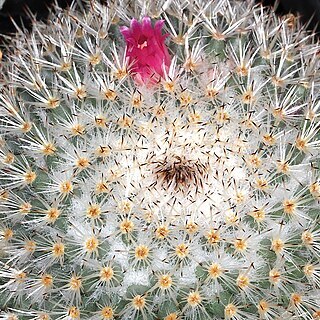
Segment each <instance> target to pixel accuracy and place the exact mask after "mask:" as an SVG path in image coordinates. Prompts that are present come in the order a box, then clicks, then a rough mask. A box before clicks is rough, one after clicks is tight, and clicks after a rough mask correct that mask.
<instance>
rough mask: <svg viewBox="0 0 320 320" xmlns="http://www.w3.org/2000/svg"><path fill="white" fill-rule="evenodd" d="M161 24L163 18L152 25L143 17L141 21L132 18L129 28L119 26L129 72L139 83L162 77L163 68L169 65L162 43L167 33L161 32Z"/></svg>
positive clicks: (150, 81) (167, 53) (156, 80)
mask: <svg viewBox="0 0 320 320" xmlns="http://www.w3.org/2000/svg"><path fill="white" fill-rule="evenodd" d="M163 24H164V21H163V20H158V21H157V22H156V23H155V25H154V27H152V24H151V19H150V18H149V17H144V18H143V19H142V21H141V22H138V21H137V20H136V19H132V20H131V25H130V28H128V27H121V28H120V31H121V33H122V35H123V36H124V38H125V40H126V43H127V53H126V56H127V57H128V58H129V65H130V66H131V67H130V72H131V73H132V75H133V77H134V79H135V81H136V82H137V83H138V84H140V85H141V84H155V83H156V82H158V81H159V80H160V78H161V77H163V73H164V69H163V68H168V67H169V65H170V61H171V58H170V55H169V52H168V49H167V47H166V45H165V43H164V41H165V39H166V38H167V36H168V34H162V27H163Z"/></svg>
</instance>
